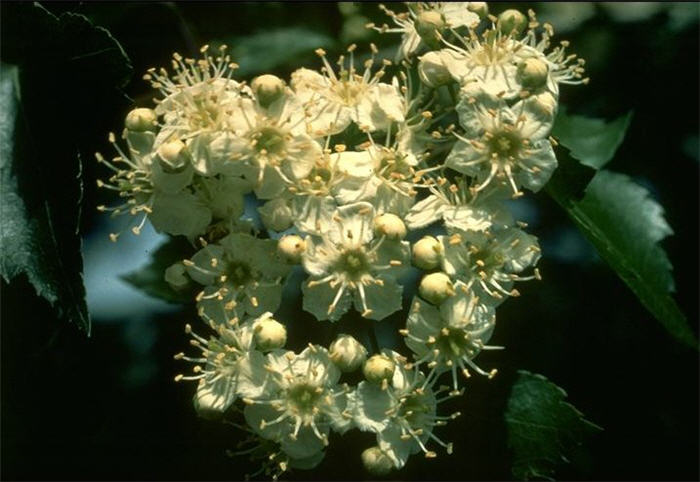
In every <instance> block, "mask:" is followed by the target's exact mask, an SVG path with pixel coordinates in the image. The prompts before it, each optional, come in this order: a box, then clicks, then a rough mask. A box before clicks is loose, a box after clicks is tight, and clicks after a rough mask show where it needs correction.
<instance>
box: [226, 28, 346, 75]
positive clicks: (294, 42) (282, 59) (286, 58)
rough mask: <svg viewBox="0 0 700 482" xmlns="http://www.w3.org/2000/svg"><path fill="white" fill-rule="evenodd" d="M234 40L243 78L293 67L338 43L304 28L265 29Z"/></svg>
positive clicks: (239, 71)
mask: <svg viewBox="0 0 700 482" xmlns="http://www.w3.org/2000/svg"><path fill="white" fill-rule="evenodd" d="M230 42H231V45H233V47H232V49H231V55H232V57H233V58H234V59H235V60H236V62H237V63H238V64H239V65H240V69H239V70H238V71H237V74H238V75H239V76H242V77H246V76H250V75H257V74H260V73H263V72H269V71H273V70H275V69H280V68H282V67H292V66H294V65H296V64H298V62H299V61H300V60H301V59H302V58H305V57H309V58H314V50H316V49H317V48H319V47H323V48H326V49H328V48H331V47H332V46H333V45H334V43H335V41H334V40H333V39H332V38H330V37H328V36H327V35H323V34H321V33H318V32H314V31H312V30H308V29H306V28H304V27H287V28H277V29H273V30H265V31H262V32H259V33H257V34H254V35H250V36H247V37H241V38H237V39H232V40H231V41H230ZM261 52H264V55H262V54H261Z"/></svg>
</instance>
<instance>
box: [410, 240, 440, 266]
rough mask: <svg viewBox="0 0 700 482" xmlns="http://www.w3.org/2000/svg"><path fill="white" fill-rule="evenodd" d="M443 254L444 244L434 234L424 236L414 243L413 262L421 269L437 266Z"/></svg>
mask: <svg viewBox="0 0 700 482" xmlns="http://www.w3.org/2000/svg"><path fill="white" fill-rule="evenodd" d="M442 255H443V247H442V244H441V243H440V241H438V240H437V239H435V238H434V237H432V236H424V237H422V238H421V239H419V240H418V241H416V244H414V245H413V264H414V265H415V266H416V267H418V268H420V269H426V270H428V269H435V268H437V267H438V266H439V265H440V261H441V260H442Z"/></svg>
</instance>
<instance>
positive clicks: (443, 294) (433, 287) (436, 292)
mask: <svg viewBox="0 0 700 482" xmlns="http://www.w3.org/2000/svg"><path fill="white" fill-rule="evenodd" d="M418 292H419V293H420V295H421V296H422V297H423V298H424V299H425V300H426V301H429V302H430V303H432V304H434V305H439V304H441V303H442V302H443V301H445V300H446V299H447V298H449V297H450V296H453V295H454V294H455V288H454V286H453V285H452V281H450V277H449V276H447V275H446V274H445V273H431V274H429V275H426V276H424V277H423V279H422V280H421V282H420V286H419V287H418Z"/></svg>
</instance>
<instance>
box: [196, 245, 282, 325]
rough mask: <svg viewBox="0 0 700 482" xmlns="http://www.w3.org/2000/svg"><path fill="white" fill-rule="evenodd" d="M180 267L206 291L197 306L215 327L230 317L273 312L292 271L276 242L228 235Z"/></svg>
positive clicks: (203, 249) (198, 299)
mask: <svg viewBox="0 0 700 482" xmlns="http://www.w3.org/2000/svg"><path fill="white" fill-rule="evenodd" d="M183 263H184V264H185V266H186V268H187V273H188V274H189V275H190V277H191V278H192V279H193V280H194V281H196V282H197V283H199V284H201V285H204V286H205V287H206V288H205V289H204V291H203V292H202V293H200V295H199V296H198V298H197V301H198V306H199V307H200V308H201V309H203V310H204V312H205V313H206V315H207V316H208V317H210V318H212V319H213V320H215V321H216V322H217V323H225V322H226V321H228V319H229V318H230V317H231V313H233V314H234V315H235V314H243V313H250V314H254V315H259V314H261V313H264V312H266V311H269V312H274V311H276V310H277V308H278V307H279V305H280V302H281V298H282V284H283V282H284V280H285V277H286V276H287V274H289V271H290V269H291V268H290V266H289V265H287V264H286V263H284V262H283V261H282V260H281V259H280V258H279V255H278V254H277V242H276V241H274V240H272V239H258V238H255V237H253V236H251V235H249V234H245V233H231V234H229V235H228V236H226V237H224V238H223V239H221V240H220V241H219V242H218V243H216V244H209V245H207V246H206V247H204V248H202V249H201V250H200V251H198V252H197V253H196V254H195V255H194V256H192V259H191V260H185V261H183Z"/></svg>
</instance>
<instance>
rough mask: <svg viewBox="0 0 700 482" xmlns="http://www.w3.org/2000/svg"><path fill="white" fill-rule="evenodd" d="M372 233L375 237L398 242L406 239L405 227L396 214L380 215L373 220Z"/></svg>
mask: <svg viewBox="0 0 700 482" xmlns="http://www.w3.org/2000/svg"><path fill="white" fill-rule="evenodd" d="M374 232H375V233H376V234H377V236H386V237H387V238H388V239H391V240H400V239H403V238H405V237H406V225H405V224H404V222H403V221H402V220H401V218H400V217H398V216H397V215H396V214H390V213H385V214H380V215H379V216H377V217H376V218H374Z"/></svg>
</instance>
